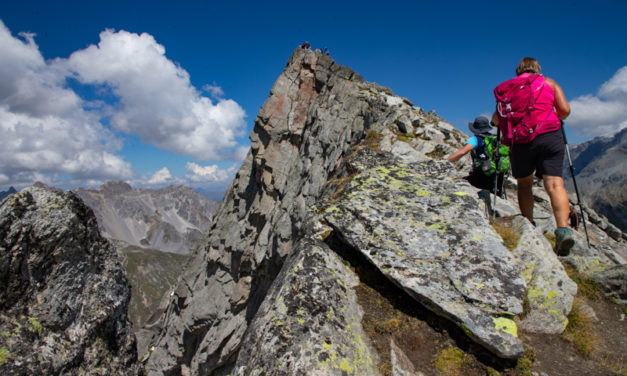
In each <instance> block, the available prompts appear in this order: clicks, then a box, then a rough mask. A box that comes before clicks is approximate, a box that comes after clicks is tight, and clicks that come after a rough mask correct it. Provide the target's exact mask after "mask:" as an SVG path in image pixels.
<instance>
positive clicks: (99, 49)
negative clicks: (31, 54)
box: [67, 30, 245, 160]
mask: <svg viewBox="0 0 627 376" xmlns="http://www.w3.org/2000/svg"><path fill="white" fill-rule="evenodd" d="M67 67H68V69H70V70H71V71H73V72H75V73H76V78H77V79H78V80H79V81H81V82H82V83H85V84H105V85H108V86H110V87H111V88H112V91H113V93H114V94H115V95H116V96H118V97H119V101H120V103H119V104H120V106H119V109H118V110H117V111H116V112H115V114H113V116H112V117H111V124H112V125H113V127H114V128H115V129H117V130H120V131H123V132H126V133H132V134H136V135H139V136H140V137H141V139H142V141H144V142H149V143H153V144H154V145H156V146H158V147H159V148H162V149H166V150H171V151H173V152H175V153H177V154H180V155H190V156H193V157H194V158H196V159H199V160H209V159H222V158H224V155H225V153H224V151H225V150H226V149H230V148H233V147H236V146H237V143H236V141H235V138H236V137H238V136H240V135H241V134H242V132H243V130H244V126H245V122H244V117H245V113H244V110H243V109H242V108H241V107H240V106H239V105H238V104H237V103H236V102H235V101H233V100H230V99H218V100H217V103H215V104H214V103H212V101H211V100H210V99H209V98H207V97H203V96H201V95H200V93H199V92H198V91H197V90H196V89H195V88H194V87H193V86H192V85H191V83H190V79H189V74H188V73H187V72H186V71H185V70H184V69H182V68H181V67H180V66H178V65H176V64H175V63H173V62H172V61H170V60H168V59H167V58H166V56H165V48H164V47H163V46H162V45H160V44H158V43H157V42H156V41H155V39H154V38H153V37H152V36H151V35H149V34H146V33H143V34H141V35H137V34H133V33H129V32H126V31H118V32H114V31H112V30H105V31H103V32H102V33H101V34H100V43H98V45H97V46H94V45H92V46H89V47H87V48H86V49H84V50H80V51H76V52H74V53H73V54H72V55H71V56H70V57H69V59H68V60H67ZM212 88H213V89H212ZM207 89H209V91H210V93H213V94H215V93H221V89H220V88H219V87H217V86H215V85H214V86H208V87H207ZM227 154H229V153H227Z"/></svg>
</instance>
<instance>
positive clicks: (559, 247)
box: [554, 227, 575, 256]
mask: <svg viewBox="0 0 627 376" xmlns="http://www.w3.org/2000/svg"><path fill="white" fill-rule="evenodd" d="M574 245H575V238H574V237H573V231H572V230H571V229H570V228H568V227H559V228H558V229H556V230H555V250H554V251H555V253H557V255H558V256H568V254H569V253H570V249H571V248H572V247H573V246H574Z"/></svg>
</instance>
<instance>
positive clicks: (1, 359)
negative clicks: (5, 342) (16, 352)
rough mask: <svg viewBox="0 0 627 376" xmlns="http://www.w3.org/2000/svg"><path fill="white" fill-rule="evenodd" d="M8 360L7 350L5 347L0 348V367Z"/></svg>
mask: <svg viewBox="0 0 627 376" xmlns="http://www.w3.org/2000/svg"><path fill="white" fill-rule="evenodd" d="M8 358H9V350H7V348H6V347H3V348H1V349H0V366H2V365H4V363H6V361H7V359H8Z"/></svg>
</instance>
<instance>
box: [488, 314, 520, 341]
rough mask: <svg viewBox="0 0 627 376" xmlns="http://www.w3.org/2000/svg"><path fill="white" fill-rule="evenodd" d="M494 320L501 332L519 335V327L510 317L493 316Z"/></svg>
mask: <svg viewBox="0 0 627 376" xmlns="http://www.w3.org/2000/svg"><path fill="white" fill-rule="evenodd" d="M492 321H494V327H495V328H496V330H498V331H499V332H504V333H508V334H511V335H513V336H514V337H518V327H517V326H516V322H514V320H512V319H511V318H509V317H493V318H492Z"/></svg>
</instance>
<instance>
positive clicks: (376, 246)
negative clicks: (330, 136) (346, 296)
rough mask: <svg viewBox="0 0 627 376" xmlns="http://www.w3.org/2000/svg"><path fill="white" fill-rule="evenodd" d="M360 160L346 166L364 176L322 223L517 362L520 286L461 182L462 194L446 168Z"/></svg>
mask: <svg viewBox="0 0 627 376" xmlns="http://www.w3.org/2000/svg"><path fill="white" fill-rule="evenodd" d="M361 153H362V154H363V155H361V156H356V157H355V158H353V159H352V160H351V161H350V163H351V164H352V165H353V166H356V167H357V168H363V170H361V171H360V172H359V173H358V174H357V175H356V176H354V177H353V179H352V180H351V181H350V183H349V184H348V186H347V187H346V189H345V190H344V192H343V194H342V195H341V196H340V198H339V199H338V200H337V201H335V202H333V203H331V204H330V205H329V206H328V207H327V208H326V209H325V211H324V214H323V217H324V220H325V221H326V222H328V224H329V225H330V226H331V227H332V228H333V229H334V231H336V232H337V236H339V237H340V238H341V239H343V241H344V242H345V243H346V244H347V245H349V246H350V247H353V248H354V249H356V250H358V251H359V252H361V253H362V254H363V256H365V257H366V258H367V259H368V260H369V261H370V262H371V263H372V264H374V265H375V266H376V267H377V268H378V269H379V270H381V271H382V272H383V274H384V275H386V276H387V277H388V278H389V279H390V280H392V281H393V282H394V283H395V284H397V285H398V286H400V287H402V288H403V289H404V290H405V291H406V292H407V293H408V294H409V295H410V296H412V297H413V298H414V299H416V300H418V301H419V302H421V303H423V304H424V305H425V306H426V307H427V308H429V309H431V310H433V311H434V312H436V313H438V314H440V315H442V316H444V317H447V318H449V319H450V320H452V321H453V322H455V323H456V324H457V325H459V326H460V327H461V328H462V329H463V330H464V331H465V332H466V333H467V334H468V335H469V336H470V337H471V338H473V339H474V340H476V341H477V342H478V343H480V344H482V345H484V346H485V347H486V348H487V349H489V350H490V351H492V352H493V353H494V354H495V355H497V356H499V357H502V358H517V357H519V356H521V355H522V353H523V346H522V344H521V343H520V341H519V340H518V338H517V335H516V324H515V323H514V317H515V315H517V314H519V313H521V312H522V301H523V296H524V293H525V289H526V286H525V281H524V280H523V278H522V277H521V275H520V269H519V267H518V265H517V264H516V263H515V262H514V261H515V260H514V258H513V257H512V255H511V254H510V253H509V251H508V250H507V249H506V248H505V247H504V245H503V244H502V242H501V239H500V237H499V236H498V234H496V232H495V231H494V230H493V229H492V227H491V226H490V224H489V223H488V221H487V219H486V218H485V217H484V215H483V213H482V211H481V210H480V209H479V201H478V200H477V199H475V198H474V197H473V195H471V194H470V193H469V192H468V190H470V187H469V186H468V185H467V183H466V190H463V189H462V188H461V187H460V185H463V183H459V182H455V181H454V180H453V178H454V177H455V176H456V173H455V172H454V170H453V168H452V165H451V164H450V163H448V162H444V161H439V162H437V161H433V160H429V161H425V162H419V163H414V164H405V163H402V162H401V161H400V160H398V159H397V158H395V157H393V156H392V155H385V154H377V155H374V156H373V155H368V154H369V152H368V149H364V150H362V151H361ZM362 160H363V161H366V162H364V163H360V161H362Z"/></svg>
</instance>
